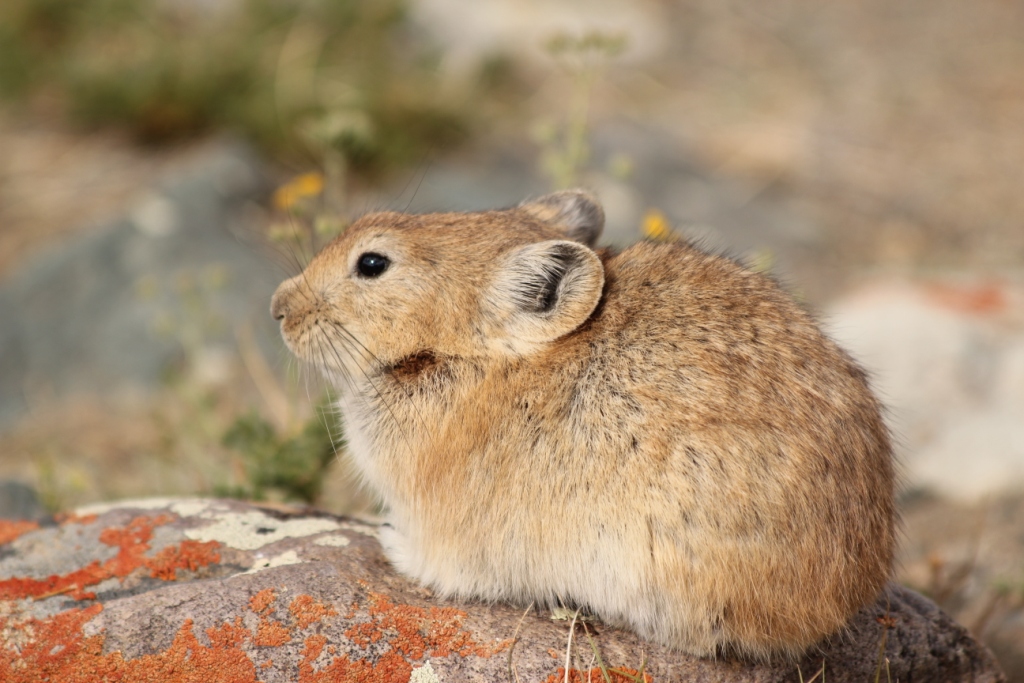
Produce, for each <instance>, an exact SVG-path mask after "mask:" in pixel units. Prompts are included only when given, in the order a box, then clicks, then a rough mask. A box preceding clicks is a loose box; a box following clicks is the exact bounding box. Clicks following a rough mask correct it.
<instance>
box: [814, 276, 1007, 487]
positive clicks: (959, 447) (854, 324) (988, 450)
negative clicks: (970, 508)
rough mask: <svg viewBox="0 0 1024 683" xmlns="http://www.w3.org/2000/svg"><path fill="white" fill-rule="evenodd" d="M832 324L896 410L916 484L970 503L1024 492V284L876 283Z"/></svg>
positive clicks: (835, 311) (836, 312)
mask: <svg viewBox="0 0 1024 683" xmlns="http://www.w3.org/2000/svg"><path fill="white" fill-rule="evenodd" d="M828 324H829V329H830V332H831V333H832V335H833V337H835V338H836V340H837V341H839V342H840V344H841V345H843V346H844V347H845V348H847V349H848V350H850V351H851V352H852V354H853V355H854V356H855V357H856V358H857V359H858V360H860V361H861V362H862V363H863V364H864V366H865V367H866V368H867V369H868V371H869V372H870V373H871V375H872V384H873V387H874V389H875V391H876V392H877V393H878V395H879V397H880V398H881V399H882V401H883V403H885V404H886V405H887V407H888V408H889V418H890V423H891V426H892V429H893V432H894V434H895V436H896V443H897V445H898V447H899V450H900V456H901V459H902V460H903V463H904V466H905V467H904V470H905V474H906V482H905V483H906V485H907V486H908V488H910V489H928V490H931V491H934V492H936V493H940V494H942V495H944V496H946V497H949V498H953V499H956V500H959V501H963V502H971V501H977V500H980V499H982V498H983V497H985V496H988V495H994V494H1002V493H1007V492H1012V491H1019V490H1022V489H1024V429H1022V427H1021V416H1022V415H1024V286H1022V285H1020V284H1017V285H1014V284H1013V283H1012V282H1008V281H995V280H978V279H977V278H975V279H973V280H955V279H950V278H946V279H943V280H938V279H935V280H930V281H901V282H896V281H875V282H871V283H868V284H865V285H863V286H861V287H860V288H858V289H856V290H855V291H852V292H850V293H849V294H847V295H846V296H845V297H843V298H842V299H841V300H839V301H837V302H835V304H834V305H833V306H832V307H831V310H830V315H829V320H828Z"/></svg>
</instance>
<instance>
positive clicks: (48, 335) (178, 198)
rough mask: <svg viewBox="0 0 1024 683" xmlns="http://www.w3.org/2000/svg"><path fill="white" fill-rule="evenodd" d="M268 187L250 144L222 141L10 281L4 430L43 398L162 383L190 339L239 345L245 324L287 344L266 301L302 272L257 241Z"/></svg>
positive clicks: (3, 302) (3, 285)
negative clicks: (237, 336)
mask: <svg viewBox="0 0 1024 683" xmlns="http://www.w3.org/2000/svg"><path fill="white" fill-rule="evenodd" d="M267 185H268V183H267V180H266V178H265V177H264V170H263V168H262V166H261V163H260V162H259V161H258V160H257V159H256V158H255V157H254V155H253V153H252V152H251V150H249V149H248V148H246V147H244V146H241V145H235V144H228V143H218V144H213V145H212V146H211V148H210V149H209V151H208V152H207V153H206V155H205V156H203V157H202V158H199V159H197V160H196V162H195V166H194V167H192V168H190V169H187V170H185V171H182V173H181V174H180V175H178V176H175V177H173V178H170V179H168V180H167V181H166V182H165V183H164V184H163V185H162V186H160V187H157V188H152V189H151V190H150V191H149V193H148V194H147V195H146V196H144V197H143V198H142V199H140V200H139V201H138V203H137V204H136V206H135V207H134V208H131V209H129V210H128V211H126V214H125V215H124V216H123V217H121V218H119V219H116V220H113V221H111V222H110V224H109V225H105V226H100V227H97V228H95V229H91V230H88V231H85V232H84V233H82V234H79V235H77V236H76V237H74V238H72V239H69V240H67V241H66V242H65V243H63V244H59V245H56V246H54V247H52V248H50V249H48V250H46V251H44V252H41V253H39V254H36V255H34V256H33V258H32V259H29V260H27V261H26V262H25V263H23V264H21V266H20V267H19V268H18V269H17V270H15V271H14V272H13V273H12V274H11V275H10V276H9V277H7V278H6V279H5V280H4V281H2V282H0V319H3V321H4V324H3V325H0V427H2V426H4V425H5V424H8V423H11V422H13V421H14V420H15V419H16V418H17V417H18V416H19V415H21V414H22V413H23V412H24V411H25V410H26V408H27V407H28V406H29V404H30V403H31V402H32V401H31V399H32V398H33V397H34V396H39V395H42V396H63V395H68V394H70V393H75V392H85V393H89V392H94V391H96V389H97V387H102V389H103V391H104V393H107V394H109V393H111V392H113V391H116V390H119V389H122V388H124V387H129V386H133V387H140V386H141V387H144V388H152V387H154V386H157V385H158V384H159V382H160V381H161V379H162V378H163V377H164V376H165V375H166V372H167V370H168V367H170V366H172V365H173V364H174V362H175V361H176V359H178V358H179V357H180V356H181V355H182V354H183V349H184V347H185V346H186V345H192V346H198V347H201V348H195V349H190V352H192V353H195V354H197V355H199V356H203V355H204V354H205V355H206V356H216V355H217V351H218V348H220V347H224V346H228V347H232V348H233V345H234V343H235V340H234V338H233V337H232V334H233V333H234V330H235V329H236V326H238V325H253V326H254V329H255V332H257V333H262V334H258V335H257V336H258V338H259V339H260V340H261V341H262V343H263V345H264V346H265V348H267V349H275V350H276V349H278V348H279V342H278V341H277V339H278V335H277V332H276V328H275V326H274V325H273V321H271V320H269V316H268V315H267V302H268V301H269V300H270V295H271V294H272V293H273V291H274V288H275V287H276V286H277V284H278V282H279V281H280V280H282V279H283V278H284V277H286V276H288V275H291V274H292V273H291V272H289V271H288V268H286V267H285V268H275V267H274V266H273V264H272V262H271V261H270V260H269V259H267V258H266V254H264V253H261V251H260V250H261V248H262V245H260V243H259V240H258V239H256V234H255V233H256V231H258V230H259V221H258V220H256V219H254V216H253V214H254V212H256V211H258V209H256V208H255V206H256V205H255V204H254V200H255V199H258V198H260V197H262V196H263V195H265V194H266V190H267ZM282 258H284V257H283V256H282ZM217 330H220V331H219V332H218V331H217ZM271 340H273V341H271ZM218 345H219V346H218Z"/></svg>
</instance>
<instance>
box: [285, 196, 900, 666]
mask: <svg viewBox="0 0 1024 683" xmlns="http://www.w3.org/2000/svg"><path fill="white" fill-rule="evenodd" d="M601 221H603V214H602V213H601V212H600V207H598V206H597V205H596V203H594V202H593V201H592V200H591V199H590V198H589V197H588V196H587V195H584V194H582V193H578V192H576V193H572V192H570V193H559V194H557V195H552V196H549V197H545V198H542V200H539V201H537V202H535V203H532V204H528V205H526V206H524V207H521V208H516V209H509V210H504V211H490V212H482V213H470V214H434V215H423V216H412V215H404V214H396V213H382V214H373V215H369V216H366V217H364V218H362V219H360V220H359V221H357V222H356V223H355V224H354V225H353V226H352V227H351V228H349V229H348V231H346V233H345V234H344V235H342V236H341V237H340V238H338V239H337V240H336V241H335V242H333V243H332V244H330V245H329V246H327V247H326V248H325V249H324V250H323V251H322V252H321V253H320V254H319V255H318V256H317V257H316V258H314V259H313V261H312V262H311V263H310V265H309V267H308V268H307V269H306V271H305V272H304V273H303V274H302V275H301V276H299V277H297V278H293V279H292V280H289V281H287V282H285V283H283V284H282V285H281V287H280V288H279V289H278V292H277V293H276V294H275V296H274V301H273V305H272V309H273V312H274V315H275V316H276V317H278V318H280V319H281V321H282V331H283V334H284V337H285V340H286V342H287V344H288V346H289V348H291V350H292V351H293V352H294V353H295V354H296V355H298V356H299V357H300V358H303V359H305V360H308V361H310V362H312V363H314V364H316V365H317V366H319V367H320V368H321V369H322V370H323V371H324V372H325V373H326V375H327V376H328V377H329V378H330V379H331V380H332V381H333V382H334V384H335V385H336V387H337V388H338V390H339V392H340V394H341V397H340V400H339V405H340V407H341V411H342V413H343V415H344V418H345V422H346V427H347V433H348V435H349V441H350V446H349V450H350V452H351V454H352V456H353V458H354V459H355V461H356V463H357V465H358V466H359V468H360V470H361V471H362V472H363V474H364V475H365V477H366V479H367V480H368V481H369V483H370V484H371V485H372V486H374V487H375V488H376V489H377V490H378V491H379V492H380V494H381V496H382V498H383V500H384V501H385V503H386V504H387V505H388V507H389V509H390V521H391V523H392V525H393V527H394V529H393V531H391V532H390V533H389V534H388V536H387V538H386V539H385V542H386V543H385V544H386V546H387V549H388V552H389V556H390V557H391V558H392V561H393V562H394V563H395V565H396V566H397V567H398V568H399V569H400V570H401V571H403V572H405V573H406V574H408V575H410V576H412V577H414V578H416V579H419V580H420V581H422V582H424V583H425V584H427V585H429V586H431V587H433V588H434V589H435V590H437V591H439V592H440V593H442V594H445V595H458V596H466V597H478V598H483V599H495V600H509V601H514V602H518V603H521V604H528V603H529V602H531V601H536V602H540V603H547V604H556V603H558V602H559V601H563V602H566V603H571V604H578V605H586V606H588V607H589V608H590V609H592V610H593V611H595V612H596V613H597V614H598V615H599V616H601V617H602V618H603V619H604V620H606V621H608V622H610V623H614V624H619V625H623V626H626V627H628V628H631V629H633V630H635V631H636V632H638V633H639V634H640V635H642V636H644V637H647V638H650V639H653V640H656V641H658V642H662V643H665V644H668V645H670V646H673V647H677V648H679V649H682V650H686V651H688V652H692V653H695V654H699V655H712V654H714V653H715V652H716V651H719V650H721V649H723V648H725V649H734V650H736V651H739V652H741V653H744V654H747V655H751V656H755V657H767V656H771V655H773V654H784V655H798V654H799V653H801V652H803V651H804V650H805V649H806V648H807V647H809V646H811V645H813V644H815V643H816V642H818V641H820V640H821V639H822V638H824V637H826V636H828V635H829V634H832V633H835V632H836V631H837V630H839V629H840V628H841V627H842V625H843V624H844V623H845V621H846V620H847V619H848V618H849V617H850V616H851V615H852V614H853V613H854V612H855V611H856V610H857V609H858V608H859V607H860V606H862V605H863V604H865V603H866V602H868V601H870V600H872V599H874V598H875V597H876V595H877V594H878V592H879V591H880V590H881V588H882V586H883V585H884V584H885V582H886V580H887V579H888V576H889V572H890V566H891V563H892V556H893V545H894V519H895V513H894V505H893V470H892V461H891V447H890V443H889V437H888V434H887V432H886V429H885V426H884V425H883V423H882V419H881V417H880V415H879V406H878V403H877V401H876V400H875V398H874V397H873V396H872V394H871V392H870V391H869V389H868V386H867V383H866V381H865V376H864V373H863V371H862V370H861V369H860V368H859V367H857V365H856V364H855V363H854V362H853V361H852V360H851V359H850V358H849V357H848V356H847V355H846V354H845V353H844V352H843V351H841V350H840V349H839V348H837V347H836V345H835V344H834V343H833V342H832V341H830V340H829V339H828V338H826V337H825V336H824V335H823V334H822V333H821V332H820V331H819V329H818V327H817V326H816V325H815V323H814V321H813V320H812V319H811V318H810V317H809V316H808V314H807V313H806V312H805V311H803V310H802V309H801V308H800V307H799V306H798V305H797V304H795V303H794V302H793V301H792V300H791V298H790V297H789V296H787V295H786V294H785V293H784V292H783V291H781V290H780V289H779V288H778V287H777V286H776V285H775V284H774V283H773V282H772V281H771V280H769V279H767V278H765V277H763V276H761V275H759V274H757V273H753V272H750V271H748V270H745V269H743V268H742V267H740V266H739V265H737V264H736V263H734V262H732V261H729V260H727V259H724V258H720V257H717V256H712V255H709V254H706V253H703V252H701V251H699V250H698V249H696V248H694V247H693V246H690V245H687V244H652V243H641V244H637V245H635V246H633V247H630V248H628V249H626V250H625V251H623V252H622V253H620V254H614V253H611V252H606V251H601V252H599V253H598V252H594V251H592V250H591V249H590V248H589V247H590V246H592V244H593V242H594V241H595V240H596V237H597V233H598V232H599V230H600V227H601V226H600V222H601ZM595 222H596V223H597V225H596V226H595ZM567 238H572V240H576V241H572V240H567ZM365 252H375V253H379V254H383V255H386V256H388V258H390V259H391V265H390V266H389V268H388V269H387V270H386V271H385V272H384V273H383V274H382V275H380V276H379V277H377V278H370V279H368V278H365V277H361V276H360V275H359V274H358V273H357V272H356V270H355V263H356V262H357V259H358V257H359V256H360V255H361V254H363V253H365ZM552 283H555V284H552ZM556 285H557V287H556Z"/></svg>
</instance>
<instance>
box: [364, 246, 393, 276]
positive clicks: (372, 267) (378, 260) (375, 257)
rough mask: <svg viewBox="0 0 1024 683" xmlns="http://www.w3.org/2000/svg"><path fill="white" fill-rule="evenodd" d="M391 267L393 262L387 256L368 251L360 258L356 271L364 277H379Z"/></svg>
mask: <svg viewBox="0 0 1024 683" xmlns="http://www.w3.org/2000/svg"><path fill="white" fill-rule="evenodd" d="M389 265H391V261H389V260H388V257H387V256H382V255H381V254H375V253H373V252H372V251H368V252H366V253H365V254H363V255H362V256H360V257H359V262H358V263H357V264H356V269H357V270H358V271H359V274H360V275H362V276H363V277H377V276H378V275H380V274H381V273H383V272H384V271H385V270H387V269H388V266H389Z"/></svg>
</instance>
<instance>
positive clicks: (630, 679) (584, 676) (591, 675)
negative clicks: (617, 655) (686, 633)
mask: <svg viewBox="0 0 1024 683" xmlns="http://www.w3.org/2000/svg"><path fill="white" fill-rule="evenodd" d="M608 677H609V678H611V681H612V683H636V681H638V680H639V679H640V672H639V671H637V670H636V669H625V668H622V667H613V668H610V669H608ZM565 680H566V677H565V667H558V673H553V674H551V675H550V676H548V677H547V679H546V680H545V681H544V683H563V681H565ZM568 680H569V683H589V682H590V681H603V680H605V678H604V672H603V671H601V669H600V668H598V667H596V666H595V667H594V668H593V669H590V670H589V671H580V670H579V669H569V678H568ZM653 680H654V678H653V677H652V676H651V675H650V674H649V673H645V674H644V681H645V683H652V681H653Z"/></svg>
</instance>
